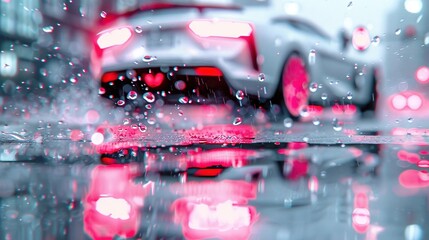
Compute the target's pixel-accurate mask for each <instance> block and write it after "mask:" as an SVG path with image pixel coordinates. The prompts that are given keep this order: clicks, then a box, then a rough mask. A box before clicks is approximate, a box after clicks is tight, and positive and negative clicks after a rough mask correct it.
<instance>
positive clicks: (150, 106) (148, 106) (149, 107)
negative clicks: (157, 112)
mask: <svg viewBox="0 0 429 240" xmlns="http://www.w3.org/2000/svg"><path fill="white" fill-rule="evenodd" d="M144 107H145V108H146V109H147V110H150V109H152V105H150V104H149V103H148V104H146V105H145V106H144Z"/></svg>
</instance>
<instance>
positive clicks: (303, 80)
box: [281, 53, 310, 119]
mask: <svg viewBox="0 0 429 240" xmlns="http://www.w3.org/2000/svg"><path fill="white" fill-rule="evenodd" d="M281 77H282V79H281V88H282V89H281V90H282V97H283V103H284V104H283V108H284V111H285V112H286V113H287V114H288V115H289V116H290V117H292V118H293V119H299V118H300V113H301V111H302V109H303V108H305V107H306V106H308V101H309V96H310V93H309V90H308V85H309V82H310V78H309V74H308V71H307V68H306V66H305V62H304V60H303V59H302V58H301V57H300V56H299V55H298V54H295V53H294V54H292V55H290V56H289V57H288V59H287V60H286V62H285V65H284V67H283V72H282V76H281Z"/></svg>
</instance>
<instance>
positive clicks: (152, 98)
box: [143, 92, 155, 103]
mask: <svg viewBox="0 0 429 240" xmlns="http://www.w3.org/2000/svg"><path fill="white" fill-rule="evenodd" d="M143 99H144V100H146V102H148V103H153V102H155V95H154V94H153V93H151V92H146V93H144V94H143Z"/></svg>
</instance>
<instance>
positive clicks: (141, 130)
mask: <svg viewBox="0 0 429 240" xmlns="http://www.w3.org/2000/svg"><path fill="white" fill-rule="evenodd" d="M138 128H139V131H140V132H146V131H147V127H146V125H144V124H143V123H139V126H138Z"/></svg>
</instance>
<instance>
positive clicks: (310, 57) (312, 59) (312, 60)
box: [308, 49, 316, 64]
mask: <svg viewBox="0 0 429 240" xmlns="http://www.w3.org/2000/svg"><path fill="white" fill-rule="evenodd" d="M308 63H309V64H314V63H316V50H314V49H311V50H310V53H309V54H308Z"/></svg>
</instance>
